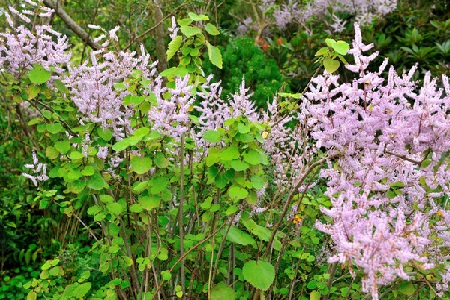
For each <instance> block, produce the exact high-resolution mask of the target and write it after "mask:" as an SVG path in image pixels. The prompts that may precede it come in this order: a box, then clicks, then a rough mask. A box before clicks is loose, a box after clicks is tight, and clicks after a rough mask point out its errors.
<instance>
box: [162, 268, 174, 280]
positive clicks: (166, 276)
mask: <svg viewBox="0 0 450 300" xmlns="http://www.w3.org/2000/svg"><path fill="white" fill-rule="evenodd" d="M161 275H162V278H163V280H170V278H172V274H170V271H169V270H167V271H161Z"/></svg>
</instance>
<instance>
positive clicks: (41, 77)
mask: <svg viewBox="0 0 450 300" xmlns="http://www.w3.org/2000/svg"><path fill="white" fill-rule="evenodd" d="M50 76H51V74H50V72H49V71H47V70H46V69H44V68H43V67H42V66H40V65H37V66H36V67H35V68H34V69H32V70H30V72H29V73H28V78H30V80H31V82H32V83H34V84H41V83H45V82H47V80H49V79H50Z"/></svg>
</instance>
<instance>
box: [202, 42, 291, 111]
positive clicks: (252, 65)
mask: <svg viewBox="0 0 450 300" xmlns="http://www.w3.org/2000/svg"><path fill="white" fill-rule="evenodd" d="M222 51H223V52H222V55H223V69H222V70H220V69H218V68H216V67H214V66H213V65H212V64H211V63H210V62H209V61H207V60H205V63H204V65H203V67H204V71H205V74H214V75H215V80H216V81H219V80H221V81H222V86H223V94H225V95H226V94H229V93H235V92H236V91H237V90H238V88H239V85H240V84H241V83H242V79H244V80H245V86H246V87H250V91H251V92H253V93H254V94H253V97H252V99H253V100H254V101H255V102H256V105H257V106H258V107H259V108H266V107H267V101H272V98H273V96H274V94H275V93H276V92H277V91H278V90H279V89H280V87H281V86H282V84H283V77H282V75H281V73H280V70H279V68H278V66H277V63H276V62H275V60H273V59H268V58H266V56H265V55H264V52H263V50H261V49H260V48H259V47H258V46H257V45H255V41H254V40H253V39H250V38H246V37H239V38H236V39H234V40H232V41H231V42H230V43H229V44H228V45H227V47H226V48H225V49H224V50H222Z"/></svg>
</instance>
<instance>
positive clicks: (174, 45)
mask: <svg viewBox="0 0 450 300" xmlns="http://www.w3.org/2000/svg"><path fill="white" fill-rule="evenodd" d="M182 41H183V38H182V37H181V35H177V36H176V37H175V38H174V39H173V40H171V41H170V43H169V47H168V49H167V52H166V55H167V61H169V60H170V59H171V58H172V57H173V56H174V55H175V54H176V53H177V51H178V49H180V46H181V42H182Z"/></svg>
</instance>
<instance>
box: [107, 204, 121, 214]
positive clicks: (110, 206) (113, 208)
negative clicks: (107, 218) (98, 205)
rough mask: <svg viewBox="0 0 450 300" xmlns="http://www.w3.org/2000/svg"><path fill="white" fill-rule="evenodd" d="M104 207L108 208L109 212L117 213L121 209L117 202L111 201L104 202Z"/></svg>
mask: <svg viewBox="0 0 450 300" xmlns="http://www.w3.org/2000/svg"><path fill="white" fill-rule="evenodd" d="M106 208H107V209H108V210H109V212H111V213H113V214H116V215H119V214H120V213H121V212H122V211H123V209H122V205H120V204H119V203H117V202H112V203H108V204H106Z"/></svg>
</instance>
